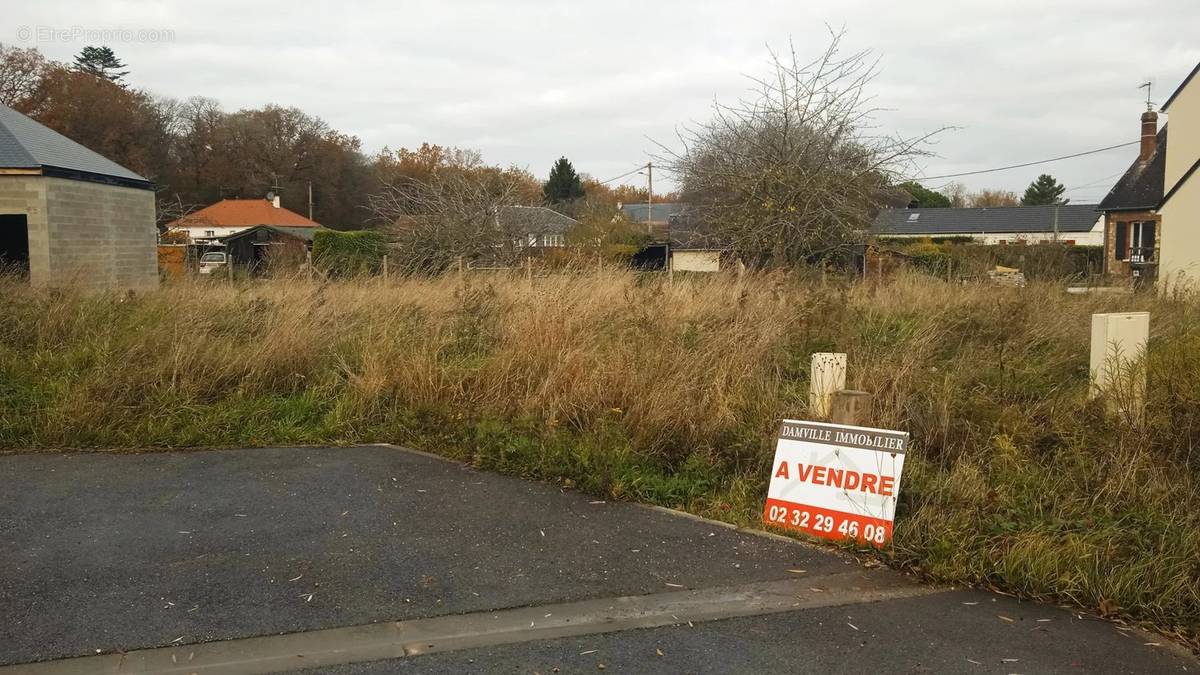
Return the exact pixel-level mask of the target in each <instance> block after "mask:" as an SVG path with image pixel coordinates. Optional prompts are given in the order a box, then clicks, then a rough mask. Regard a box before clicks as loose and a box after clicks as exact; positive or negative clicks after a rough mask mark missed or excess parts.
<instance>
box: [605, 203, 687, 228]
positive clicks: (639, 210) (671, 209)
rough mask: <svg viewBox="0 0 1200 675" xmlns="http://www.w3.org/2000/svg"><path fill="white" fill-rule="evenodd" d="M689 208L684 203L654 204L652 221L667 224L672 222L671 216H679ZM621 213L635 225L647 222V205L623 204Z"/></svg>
mask: <svg viewBox="0 0 1200 675" xmlns="http://www.w3.org/2000/svg"><path fill="white" fill-rule="evenodd" d="M687 206H688V205H687V204H684V203H682V202H661V203H659V202H655V203H652V204H650V208H649V213H650V215H651V218H650V220H651V221H653V222H656V223H665V222H667V221H668V220H670V218H671V216H678V215H679V214H681V213H683V212H684V211H685V210H687ZM621 211H622V212H623V213H624V214H625V217H626V218H628V219H629V220H631V221H633V222H635V223H644V222H646V213H647V208H646V205H645V204H622V205H621Z"/></svg>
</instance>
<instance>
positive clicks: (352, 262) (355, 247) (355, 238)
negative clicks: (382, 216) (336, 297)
mask: <svg viewBox="0 0 1200 675" xmlns="http://www.w3.org/2000/svg"><path fill="white" fill-rule="evenodd" d="M387 251H388V248H387V238H386V237H385V236H384V235H383V233H381V232H375V231H373V230H358V231H354V232H340V231H338V230H321V231H319V232H317V233H316V234H315V235H314V236H313V247H312V255H313V264H314V265H315V266H316V267H317V268H318V269H320V270H321V271H323V272H325V273H326V274H328V275H330V276H333V277H338V278H345V277H352V276H359V275H366V274H374V273H376V272H378V271H379V270H380V268H382V266H383V256H384V255H386V254H387Z"/></svg>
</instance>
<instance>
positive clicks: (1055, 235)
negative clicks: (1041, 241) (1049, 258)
mask: <svg viewBox="0 0 1200 675" xmlns="http://www.w3.org/2000/svg"><path fill="white" fill-rule="evenodd" d="M1054 243H1056V244H1057V243H1058V204H1055V205H1054Z"/></svg>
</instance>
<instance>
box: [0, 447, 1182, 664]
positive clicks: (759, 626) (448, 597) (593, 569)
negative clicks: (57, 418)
mask: <svg viewBox="0 0 1200 675" xmlns="http://www.w3.org/2000/svg"><path fill="white" fill-rule="evenodd" d="M0 495H3V498H2V499H0V665H3V664H20V663H28V662H33V661H45V660H50V659H60V658H64V657H73V656H83V655H89V654H95V653H97V652H102V653H108V652H113V651H122V652H123V651H128V650H133V649H145V648H153V647H163V646H168V645H173V646H179V645H190V644H198V643H205V642H211V641H221V640H231V639H236V638H245V637H251V636H263V635H274V634H280V633H294V632H299V631H311V630H315V629H324V628H336V627H345V626H355V625H361V624H370V623H374V622H384V621H396V620H411V619H419V618H424V617H436V616H444V615H453V614H465V613H473V612H488V611H491V610H498V609H503V608H516V607H530V606H539V605H547V604H552V603H563V602H571V601H579V600H590V599H602V598H613V597H617V596H636V595H644V594H656V593H664V592H669V591H674V590H677V589H681V588H683V589H689V588H692V589H705V588H712V587H725V586H738V585H741V584H748V583H751V582H760V581H772V580H780V579H789V578H795V576H796V574H797V572H795V571H794V570H798V569H799V570H804V572H803V574H806V575H811V576H814V577H817V576H821V575H829V574H836V573H842V572H847V571H850V570H854V569H857V563H855V562H854V561H853V560H851V559H848V558H846V557H844V556H841V555H838V554H835V553H831V552H829V551H826V550H824V549H819V548H815V547H811V546H807V545H804V544H799V543H794V542H788V541H781V540H778V539H774V538H767V537H762V536H758V535H756V534H754V533H748V532H740V531H736V530H732V529H729V528H725V527H722V526H719V525H715V524H712V523H707V522H704V521H700V520H696V519H691V518H685V517H681V516H677V515H672V514H669V513H665V512H662V511H659V510H653V509H648V508H643V507H639V506H636V505H631V504H621V503H605V502H597V501H596V500H594V499H592V498H590V497H588V496H586V495H581V494H578V493H573V492H563V491H561V490H559V489H558V488H556V487H554V486H551V485H547V484H541V483H533V482H528V481H522V480H519V479H515V478H510V477H505V476H499V475H495V474H489V473H482V472H478V471H474V470H472V469H470V468H467V467H464V466H461V465H458V464H455V463H452V462H447V461H444V460H440V459H436V458H430V457H426V456H423V455H420V454H415V453H411V452H407V451H403V450H400V449H395V448H389V447H379V446H370V447H358V448H325V449H314V448H301V449H288V448H284V449H255V450H223V451H192V452H164V453H145V454H134V455H111V454H98V453H97V454H79V453H73V454H39V455H9V456H3V457H0ZM790 570H791V571H790ZM881 573H883V572H881ZM964 603H973V604H964ZM1038 619H1050V620H1049V621H1044V620H1043V621H1038ZM1147 642H1159V643H1160V644H1158V645H1154V644H1145V643H1147ZM593 649H594V650H596V651H594V652H590V653H589V654H585V655H583V656H581V655H580V654H581V652H589V651H590V650H593ZM658 651H661V652H663V655H662V656H659V655H658V653H657V652H658ZM585 656H586V657H589V658H584V657H585ZM590 657H594V658H590ZM1004 659H1018V660H1017V661H1006V660H1004ZM600 663H603V664H604V666H605V669H612V670H614V671H618V670H623V671H625V672H639V671H640V672H644V671H645V670H646V669H647V668H651V667H652V668H654V669H655V670H659V671H664V672H730V671H739V672H755V671H767V670H784V671H787V672H828V671H830V670H833V671H840V670H846V671H849V670H857V669H862V668H873V669H882V670H886V671H889V672H1168V671H1173V672H1183V669H1184V668H1187V669H1190V671H1191V672H1196V671H1197V669H1200V662H1197V661H1195V660H1193V659H1191V658H1190V657H1189V656H1187V655H1184V654H1182V653H1181V652H1180V651H1179V650H1178V649H1176V648H1173V647H1172V646H1171V645H1170V644H1169V643H1167V641H1165V640H1163V639H1157V638H1151V637H1147V636H1145V635H1143V634H1140V633H1136V632H1123V631H1120V630H1118V629H1117V628H1116V627H1115V626H1113V625H1111V624H1108V623H1105V622H1102V621H1098V620H1094V619H1090V618H1085V619H1079V618H1076V617H1074V616H1073V615H1072V614H1071V613H1069V612H1065V611H1062V610H1059V609H1054V608H1047V607H1043V606H1039V605H1036V604H1029V603H1018V602H1016V601H1014V600H1011V599H1008V598H1002V597H997V596H993V595H989V594H985V593H980V592H954V593H949V592H948V593H940V594H937V595H927V596H923V597H919V598H907V599H892V600H886V601H883V602H877V603H872V604H848V605H845V606H839V607H823V608H819V609H808V610H804V611H796V612H788V613H784V614H774V615H771V616H756V617H746V618H739V619H730V620H724V621H712V622H708V623H700V624H693V625H692V626H687V625H686V624H681V625H679V626H669V627H663V628H653V629H645V630H626V631H622V632H616V633H610V634H605V635H590V636H583V637H571V638H562V639H558V640H534V641H529V642H520V643H518V644H510V645H507V646H502V647H488V648H481V649H466V650H461V651H454V652H447V653H440V654H430V655H425V656H411V657H407V658H403V659H398V660H393V661H386V662H381V663H374V664H357V665H346V666H339V667H334V668H332V669H328V670H327V671H324V672H359V671H361V672H391V671H392V670H400V671H408V672H451V671H453V672H462V671H464V670H466V671H476V672H484V671H489V672H490V671H503V670H507V671H511V672H533V671H537V672H553V671H552V669H553V668H554V667H558V668H560V670H561V672H572V671H573V670H575V669H584V670H588V671H589V672H590V671H593V670H595V669H598V668H599V664H600Z"/></svg>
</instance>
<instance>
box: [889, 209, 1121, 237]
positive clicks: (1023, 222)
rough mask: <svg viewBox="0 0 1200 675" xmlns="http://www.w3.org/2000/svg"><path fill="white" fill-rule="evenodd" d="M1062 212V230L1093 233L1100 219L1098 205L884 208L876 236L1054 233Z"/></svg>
mask: <svg viewBox="0 0 1200 675" xmlns="http://www.w3.org/2000/svg"><path fill="white" fill-rule="evenodd" d="M1056 210H1057V211H1058V231H1059V232H1091V231H1092V228H1094V227H1095V226H1096V221H1097V220H1099V217H1100V214H1098V213H1097V212H1096V206H1095V205H1094V204H1068V205H1066V206H1057V207H1056V206H1005V207H998V208H979V209H954V208H944V209H884V210H883V211H880V212H879V215H878V216H876V217H875V223H874V224H873V225H872V226H871V233H872V234H876V235H884V236H886V235H889V234H891V235H926V236H931V237H947V236H953V235H956V234H1021V233H1030V232H1053V231H1054V229H1055V228H1054V217H1055V215H1054V212H1055V211H1056Z"/></svg>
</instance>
